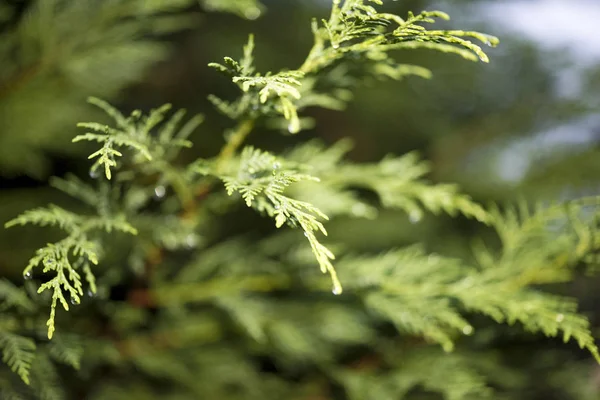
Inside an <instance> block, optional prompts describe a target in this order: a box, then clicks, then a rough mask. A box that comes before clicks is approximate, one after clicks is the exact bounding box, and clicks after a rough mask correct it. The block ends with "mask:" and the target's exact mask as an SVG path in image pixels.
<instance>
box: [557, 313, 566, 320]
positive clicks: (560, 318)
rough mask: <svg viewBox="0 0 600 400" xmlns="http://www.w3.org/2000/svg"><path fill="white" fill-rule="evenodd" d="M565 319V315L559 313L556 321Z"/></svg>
mask: <svg viewBox="0 0 600 400" xmlns="http://www.w3.org/2000/svg"><path fill="white" fill-rule="evenodd" d="M564 319H565V315H564V314H558V315H556V322H563V321H564Z"/></svg>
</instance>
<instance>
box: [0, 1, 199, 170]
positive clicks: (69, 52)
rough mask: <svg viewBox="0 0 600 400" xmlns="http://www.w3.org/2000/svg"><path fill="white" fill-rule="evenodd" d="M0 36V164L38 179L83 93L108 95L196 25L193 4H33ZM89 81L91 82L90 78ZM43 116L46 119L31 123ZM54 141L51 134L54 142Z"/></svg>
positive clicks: (162, 56)
mask: <svg viewBox="0 0 600 400" xmlns="http://www.w3.org/2000/svg"><path fill="white" fill-rule="evenodd" d="M30 3H31V4H30V5H29V6H28V7H27V9H26V11H25V15H24V16H23V17H21V18H20V19H19V20H18V21H17V23H16V24H14V25H12V24H10V25H7V26H8V28H7V29H5V30H4V31H2V32H0V43H2V45H0V59H2V60H3V61H2V63H1V64H0V121H1V122H0V129H1V130H2V131H3V132H6V134H4V135H2V136H0V166H1V167H2V171H3V173H4V174H6V173H10V174H14V173H20V172H25V173H28V174H32V175H38V176H40V175H42V174H45V173H46V172H45V171H46V170H47V165H46V164H47V161H46V157H45V155H44V151H47V150H52V151H57V152H63V153H64V152H65V146H63V145H62V144H60V142H61V141H60V140H55V138H56V137H62V138H65V136H61V135H64V132H68V131H69V130H68V129H66V127H68V126H70V125H71V124H72V123H73V120H77V119H79V118H81V116H82V115H86V114H87V110H86V108H85V107H81V104H82V103H81V101H82V99H85V98H86V97H87V96H88V95H89V94H94V95H96V96H101V97H114V96H115V95H116V94H117V93H119V92H120V91H121V90H122V89H123V88H124V87H126V86H129V85H131V84H132V83H134V82H137V81H138V80H139V79H140V77H141V76H143V74H144V72H145V71H147V69H148V67H150V66H151V65H153V64H155V63H156V62H158V61H160V60H163V59H165V58H166V56H167V54H168V46H167V45H166V44H165V42H164V41H161V40H160V39H161V38H162V37H164V36H165V35H168V34H171V33H174V32H178V31H181V30H182V29H186V28H189V27H191V26H194V25H196V24H197V23H198V18H197V15H195V14H193V13H189V12H185V11H186V9H188V7H189V6H190V5H192V4H194V1H193V0H173V1H147V0H118V1H113V2H97V1H94V0H82V1H69V0H36V1H33V2H30ZM91 76H93V77H94V78H93V79H90V77H91ZM40 114H44V115H46V116H48V118H32V117H31V116H32V115H40ZM56 135H58V136H56Z"/></svg>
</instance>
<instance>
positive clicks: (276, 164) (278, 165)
mask: <svg viewBox="0 0 600 400" xmlns="http://www.w3.org/2000/svg"><path fill="white" fill-rule="evenodd" d="M279 168H281V163H280V162H279V161H275V162H274V163H273V169H279Z"/></svg>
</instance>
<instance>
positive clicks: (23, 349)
mask: <svg viewBox="0 0 600 400" xmlns="http://www.w3.org/2000/svg"><path fill="white" fill-rule="evenodd" d="M0 348H1V349H2V361H4V362H5V363H6V364H7V365H8V366H9V367H10V369H12V370H13V372H15V373H16V374H17V375H19V376H20V377H21V379H23V382H25V383H26V384H29V370H30V369H31V365H32V363H33V360H34V358H35V342H34V341H33V339H31V338H27V337H23V336H19V335H16V334H13V333H10V332H5V331H2V330H0Z"/></svg>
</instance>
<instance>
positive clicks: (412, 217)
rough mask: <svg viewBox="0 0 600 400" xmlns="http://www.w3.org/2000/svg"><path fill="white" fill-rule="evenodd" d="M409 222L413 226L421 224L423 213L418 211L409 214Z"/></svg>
mask: <svg viewBox="0 0 600 400" xmlns="http://www.w3.org/2000/svg"><path fill="white" fill-rule="evenodd" d="M408 220H409V221H410V223H411V224H416V223H419V222H420V221H421V213H420V212H418V211H411V213H410V214H408Z"/></svg>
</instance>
